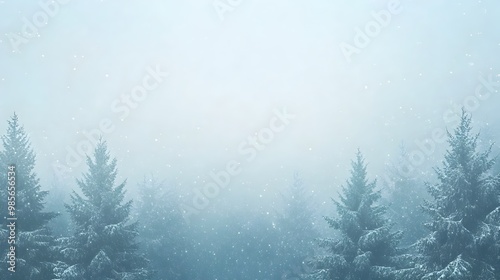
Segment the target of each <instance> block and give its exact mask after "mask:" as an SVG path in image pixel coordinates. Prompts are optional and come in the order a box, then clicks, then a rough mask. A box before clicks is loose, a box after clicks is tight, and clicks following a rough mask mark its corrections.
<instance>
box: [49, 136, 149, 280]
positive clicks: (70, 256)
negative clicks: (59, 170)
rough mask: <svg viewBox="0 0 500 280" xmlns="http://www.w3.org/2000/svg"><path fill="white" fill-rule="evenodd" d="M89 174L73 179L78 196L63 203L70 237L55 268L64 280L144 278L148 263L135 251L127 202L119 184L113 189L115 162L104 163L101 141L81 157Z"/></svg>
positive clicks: (106, 157) (104, 149)
mask: <svg viewBox="0 0 500 280" xmlns="http://www.w3.org/2000/svg"><path fill="white" fill-rule="evenodd" d="M87 164H88V168H89V171H88V172H87V173H86V174H84V175H83V179H82V180H77V183H78V186H79V188H80V191H81V194H79V193H77V192H76V191H73V193H72V195H71V203H70V204H68V205H66V208H67V210H68V212H69V213H70V216H71V220H72V222H73V224H74V226H75V228H74V234H73V235H72V236H71V237H70V238H67V239H63V240H62V242H61V254H62V255H63V258H64V261H65V262H60V263H59V264H58V267H57V269H56V273H57V276H58V277H59V278H60V279H64V280H69V279H71V280H76V279H82V280H83V279H85V280H87V279H96V280H97V279H99V280H100V279H116V280H118V279H120V280H125V279H127V280H136V279H137V280H139V279H141V280H142V279H150V274H151V273H150V271H149V270H148V260H147V259H146V258H144V257H143V256H142V255H140V254H139V253H138V252H137V249H138V244H137V243H136V241H135V238H136V237H137V235H138V233H137V226H138V224H137V223H136V222H131V221H130V210H131V206H132V201H127V202H124V196H125V190H124V188H125V182H122V183H121V184H119V185H116V186H115V179H116V175H117V169H116V159H110V155H109V152H108V149H107V145H106V142H104V141H103V140H102V139H101V140H99V142H98V143H97V145H96V148H95V151H94V158H93V159H91V158H90V157H89V156H87Z"/></svg>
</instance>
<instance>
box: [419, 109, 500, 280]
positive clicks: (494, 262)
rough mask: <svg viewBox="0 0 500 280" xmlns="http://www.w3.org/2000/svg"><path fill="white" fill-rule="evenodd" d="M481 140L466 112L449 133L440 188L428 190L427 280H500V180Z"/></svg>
mask: <svg viewBox="0 0 500 280" xmlns="http://www.w3.org/2000/svg"><path fill="white" fill-rule="evenodd" d="M478 137H479V134H473V133H472V126H471V117H470V116H469V115H468V114H467V113H466V112H465V111H463V112H462V116H461V121H460V124H459V125H458V127H457V128H456V129H455V130H454V131H453V133H448V143H449V149H448V150H447V152H446V155H445V158H444V161H443V164H442V165H443V166H442V167H441V168H436V174H437V179H438V182H437V183H436V184H433V185H431V184H428V190H429V193H430V194H431V195H432V197H433V198H434V199H433V201H432V202H427V203H425V205H424V208H425V210H426V212H428V213H429V214H430V216H431V218H432V220H431V222H429V223H428V224H427V227H428V228H429V229H430V231H431V233H430V234H429V235H428V236H426V237H424V238H423V239H422V240H421V241H420V242H419V244H418V245H419V246H418V249H419V251H420V253H421V257H422V262H421V265H422V268H423V270H424V272H425V275H424V277H423V278H422V279H423V280H433V279H453V280H459V279H460V280H463V279H470V280H472V279H474V280H486V279H488V280H491V279H500V177H499V176H498V175H496V176H494V175H492V174H491V173H490V169H491V168H492V166H493V165H494V160H493V159H490V157H489V154H490V149H487V150H486V151H484V152H479V151H477V144H478Z"/></svg>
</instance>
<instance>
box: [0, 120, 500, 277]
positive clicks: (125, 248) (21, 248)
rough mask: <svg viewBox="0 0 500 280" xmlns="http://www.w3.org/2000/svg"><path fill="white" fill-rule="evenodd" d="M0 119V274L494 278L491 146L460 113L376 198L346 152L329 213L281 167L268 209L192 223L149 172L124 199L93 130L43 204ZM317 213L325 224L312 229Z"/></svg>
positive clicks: (498, 214) (18, 141) (15, 136)
mask: <svg viewBox="0 0 500 280" xmlns="http://www.w3.org/2000/svg"><path fill="white" fill-rule="evenodd" d="M7 122H8V128H7V132H6V134H5V135H3V136H2V148H1V149H0V170H1V172H0V181H1V182H2V183H1V184H0V185H1V186H5V187H2V189H1V190H0V196H1V197H0V199H1V201H2V202H1V204H0V205H2V207H1V209H0V213H1V215H2V217H4V224H5V225H8V224H9V223H8V220H7V218H8V217H9V215H10V213H9V211H10V210H12V208H10V209H9V208H8V207H7V201H8V197H9V196H10V194H9V191H8V188H7V187H6V183H7V182H9V180H12V179H9V177H11V176H9V175H8V174H9V173H8V170H9V168H12V166H15V183H16V184H15V191H16V192H15V213H16V217H17V220H16V230H15V243H14V244H9V243H8V242H7V240H9V235H11V231H10V230H9V228H8V227H7V226H5V225H4V226H2V227H1V229H0V240H1V242H0V243H1V245H0V253H1V257H0V259H1V260H2V264H1V265H0V275H2V277H3V276H5V275H7V277H8V278H6V279H23V280H25V279H33V280H35V279H36V280H41V279H42V280H43V279H61V280H84V279H85V280H87V279H89V280H90V279H121V280H125V279H126V280H132V279H167V280H180V279H186V280H207V279H218V280H220V279H242V280H243V279H259V280H265V279H269V280H274V279H276V280H279V279H309V280H327V279H328V280H332V279H335V280H344V279H346V280H372V279H373V280H375V279H381V280H382V279H422V280H438V279H439V280H443V279H453V280H465V279H471V280H491V279H500V175H499V173H500V168H499V165H498V164H495V157H494V156H493V155H492V148H491V146H490V147H486V148H484V149H483V147H481V145H479V144H478V141H480V135H479V134H475V133H474V132H473V127H472V124H471V117H470V115H468V114H467V113H466V112H465V111H463V112H462V116H461V120H460V123H459V124H458V126H457V127H456V128H454V130H451V131H450V132H449V133H448V149H447V151H446V153H445V155H444V158H443V159H442V162H441V163H440V164H438V165H437V166H436V167H435V168H434V172H435V177H436V180H435V182H432V183H430V182H424V181H423V180H422V179H421V178H419V177H416V176H408V175H407V174H402V173H401V172H392V173H391V174H390V176H391V177H392V179H393V182H394V185H393V186H391V187H390V188H388V193H387V194H385V195H383V194H382V188H381V186H380V185H379V183H378V182H377V181H375V180H372V179H370V178H368V173H367V164H366V163H365V159H364V157H363V155H362V153H361V152H360V151H358V152H357V153H356V154H355V157H354V159H353V161H352V163H351V173H350V177H349V178H347V180H346V183H345V184H344V185H343V186H342V187H341V190H340V192H339V193H338V194H337V193H335V192H333V191H332V194H331V197H332V203H331V208H332V211H330V212H329V213H317V212H316V211H315V210H314V205H313V202H312V199H311V198H310V196H309V192H308V191H307V186H306V184H304V182H303V181H302V179H301V178H300V176H299V175H298V174H295V175H294V177H293V183H292V184H291V185H290V187H289V189H288V192H287V193H284V194H283V196H282V204H283V209H279V211H276V212H275V213H266V214H263V213H258V212H255V213H253V212H252V211H251V210H249V209H241V213H238V212H231V213H226V214H224V215H223V214H218V216H217V220H216V222H213V221H206V220H203V219H200V220H198V221H196V222H192V223H188V222H187V221H186V220H185V219H184V218H183V213H182V210H181V208H180V207H179V206H180V204H181V202H180V201H179V195H178V193H176V190H175V189H174V188H172V187H171V186H168V185H167V184H166V183H164V182H163V181H160V180H158V179H156V178H153V177H145V179H144V181H143V182H141V183H140V184H139V191H140V195H139V197H138V198H137V199H136V200H135V201H132V200H127V199H126V198H125V193H126V189H127V184H126V182H118V181H117V174H118V168H117V161H116V159H114V158H113V157H112V156H111V155H110V153H109V150H108V147H107V144H106V142H105V141H104V140H102V139H101V140H100V141H99V142H98V143H97V145H96V147H95V150H94V152H93V154H91V155H88V157H87V169H88V170H87V171H86V172H85V173H84V174H82V175H81V177H80V178H76V182H77V186H78V188H77V189H75V190H73V191H72V193H71V196H70V199H69V200H68V201H66V202H65V204H64V210H63V211H52V210H48V208H50V207H48V205H49V204H54V201H51V200H49V199H48V197H52V199H53V200H56V199H54V198H57V196H50V195H53V194H50V193H49V192H48V191H47V190H44V189H43V188H42V186H41V185H40V181H39V178H38V176H37V174H36V173H35V172H34V168H35V164H36V157H35V152H34V151H33V150H32V148H31V144H30V140H29V138H28V134H27V133H26V131H25V130H24V127H23V126H22V125H21V124H20V122H19V119H18V117H17V115H15V114H14V115H13V116H12V117H11V118H10V119H9V120H8V121H7ZM403 156H404V155H403ZM4 182H5V183H4ZM59 200H61V199H59ZM57 202H59V203H61V204H60V205H62V202H61V201H57ZM52 208H54V207H52ZM57 212H59V213H57ZM249 212H250V214H249ZM331 213H335V215H333V216H330V214H331ZM138 217H143V218H141V219H140V221H139V222H138V220H139V219H138ZM242 217H245V218H244V219H243V218H242ZM318 217H320V218H322V217H324V223H325V224H326V225H328V227H330V228H331V229H330V230H329V233H328V234H324V233H320V231H318V229H317V228H318V225H317V224H316V222H315V221H317V220H318ZM11 245H14V247H15V250H14V251H15V257H14V259H15V268H14V269H10V270H9V268H11V267H12V265H11V264H10V263H9V261H12V254H11V252H12V250H11V249H12V248H11V247H10V246H11ZM13 270H15V272H13ZM2 279H4V278H2Z"/></svg>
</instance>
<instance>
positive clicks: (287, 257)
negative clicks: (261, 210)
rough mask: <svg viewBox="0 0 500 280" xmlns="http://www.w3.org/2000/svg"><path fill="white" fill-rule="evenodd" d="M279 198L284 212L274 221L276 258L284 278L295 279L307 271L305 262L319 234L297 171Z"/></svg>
mask: <svg viewBox="0 0 500 280" xmlns="http://www.w3.org/2000/svg"><path fill="white" fill-rule="evenodd" d="M282 197H283V202H284V204H285V205H284V211H283V213H281V214H280V213H279V214H278V219H277V222H276V227H277V229H278V231H279V235H280V243H279V246H278V258H279V260H280V261H281V265H280V266H281V267H282V269H283V271H284V275H283V277H284V279H297V277H299V276H300V275H301V274H303V273H305V272H306V268H307V267H306V265H305V263H304V261H305V260H306V259H307V258H309V257H312V256H313V254H314V249H313V248H314V247H313V242H314V240H315V239H316V238H318V237H319V236H318V232H317V231H316V228H315V224H314V221H313V215H314V212H313V210H312V208H311V205H310V195H309V194H307V189H306V188H305V186H304V183H303V181H302V179H301V178H300V177H299V175H298V173H295V174H294V176H293V183H292V184H291V186H290V188H289V192H288V193H286V194H283V195H282Z"/></svg>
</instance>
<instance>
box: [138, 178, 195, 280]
mask: <svg viewBox="0 0 500 280" xmlns="http://www.w3.org/2000/svg"><path fill="white" fill-rule="evenodd" d="M139 191H140V200H139V203H138V207H137V210H138V211H137V216H138V217H137V218H138V220H141V221H142V222H141V225H140V227H139V240H140V242H141V244H143V245H142V246H141V249H142V250H141V251H143V252H145V253H146V255H147V256H148V258H150V259H151V267H152V268H153V269H154V270H155V276H154V279H168V280H176V279H178V280H181V279H187V278H188V277H187V275H186V274H187V271H188V268H187V267H188V263H187V256H186V251H187V250H188V244H189V241H188V240H186V239H187V225H186V222H185V221H184V219H183V217H182V213H181V211H180V208H179V205H180V201H179V197H178V195H176V193H175V191H174V190H173V189H172V188H170V187H166V186H165V184H164V183H163V182H158V181H157V180H156V179H155V178H154V177H151V178H149V179H146V178H144V181H143V182H142V183H140V184H139Z"/></svg>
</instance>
